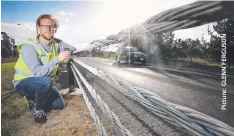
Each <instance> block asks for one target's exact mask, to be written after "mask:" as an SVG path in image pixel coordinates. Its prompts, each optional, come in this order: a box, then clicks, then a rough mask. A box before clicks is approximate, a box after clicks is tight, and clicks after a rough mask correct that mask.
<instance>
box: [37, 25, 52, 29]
mask: <svg viewBox="0 0 234 136" xmlns="http://www.w3.org/2000/svg"><path fill="white" fill-rule="evenodd" d="M40 27H41V28H42V29H47V28H50V29H54V28H55V26H54V25H40Z"/></svg>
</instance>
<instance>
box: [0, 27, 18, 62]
mask: <svg viewBox="0 0 234 136" xmlns="http://www.w3.org/2000/svg"><path fill="white" fill-rule="evenodd" d="M1 35H2V38H1V57H2V58H12V57H13V58H16V57H18V53H17V46H16V45H15V39H13V38H12V37H10V36H8V35H7V33H6V32H1Z"/></svg>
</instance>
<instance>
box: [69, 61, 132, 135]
mask: <svg viewBox="0 0 234 136" xmlns="http://www.w3.org/2000/svg"><path fill="white" fill-rule="evenodd" d="M71 66H72V70H73V74H74V75H75V77H76V80H78V79H77V76H76V73H77V74H78V76H79V77H80V79H81V81H82V82H83V83H84V85H85V87H86V88H87V90H88V91H89V93H90V94H91V96H92V97H93V99H94V100H95V102H96V103H97V105H98V106H99V107H100V109H101V110H102V112H103V114H104V115H105V116H106V117H107V119H108V120H109V121H110V123H111V124H112V128H113V130H114V132H115V135H117V136H132V134H131V133H130V132H129V130H127V129H126V128H125V127H124V126H123V125H122V124H121V122H120V120H119V118H118V117H117V116H116V115H115V113H114V112H112V111H111V110H110V109H109V107H108V105H107V104H106V103H105V102H104V101H103V100H102V99H101V97H100V96H99V95H98V94H97V93H96V91H95V89H93V88H92V86H91V85H90V84H89V83H88V82H87V80H86V79H85V78H84V76H83V75H82V74H81V73H80V71H79V70H78V69H77V68H76V67H75V65H74V64H73V63H72V62H71ZM79 86H80V87H81V88H82V86H81V85H79ZM82 90H83V88H82ZM82 94H83V95H85V97H86V94H85V92H84V91H82ZM86 99H88V98H86ZM90 108H92V107H90ZM92 109H93V108H92ZM90 112H91V115H92V116H94V114H95V111H94V110H92V111H90ZM96 116H97V115H95V116H94V117H93V118H95V119H96V118H97V117H96ZM99 122H100V121H99ZM96 127H97V128H98V130H100V123H99V124H97V125H96ZM99 134H102V133H99Z"/></svg>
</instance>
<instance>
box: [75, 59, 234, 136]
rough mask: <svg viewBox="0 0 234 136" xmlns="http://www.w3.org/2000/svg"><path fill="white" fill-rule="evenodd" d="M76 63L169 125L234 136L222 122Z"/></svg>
mask: <svg viewBox="0 0 234 136" xmlns="http://www.w3.org/2000/svg"><path fill="white" fill-rule="evenodd" d="M74 61H75V62H77V63H78V64H79V65H81V66H82V67H84V68H85V69H87V70H88V71H90V72H91V73H93V74H94V75H96V76H98V77H99V78H101V79H102V80H104V81H106V82H107V83H108V84H110V85H111V86H113V87H114V88H116V89H117V90H119V91H120V92H121V93H123V94H124V95H126V96H128V97H129V98H130V99H132V100H135V101H137V102H139V103H140V104H141V105H143V106H144V107H146V108H147V109H148V110H149V111H151V112H152V113H153V114H155V115H156V116H158V117H161V118H162V119H164V120H166V121H168V122H169V123H172V124H174V125H177V126H181V127H183V128H185V129H187V130H188V131H190V132H192V133H193V134H195V135H198V136H232V135H234V128H233V127H231V126H229V125H227V124H225V123H224V122H222V121H220V120H217V119H215V118H213V117H211V116H208V115H206V114H204V113H201V112H198V111H195V110H193V109H190V108H188V107H184V106H181V105H178V104H174V103H170V102H167V101H166V100H164V99H163V98H161V97H160V96H158V95H156V94H154V93H152V92H151V91H149V90H146V89H143V88H139V87H135V86H132V85H130V84H129V83H127V82H126V81H123V80H121V79H116V78H114V77H113V76H112V75H111V74H108V73H105V72H103V71H101V70H98V69H96V68H93V67H92V66H89V65H87V64H85V63H83V62H81V61H79V60H77V59H74Z"/></svg>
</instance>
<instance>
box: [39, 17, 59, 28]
mask: <svg viewBox="0 0 234 136" xmlns="http://www.w3.org/2000/svg"><path fill="white" fill-rule="evenodd" d="M44 18H48V19H51V20H53V21H54V25H55V28H58V27H59V22H58V19H57V18H56V17H55V16H52V15H51V14H42V15H40V16H39V17H38V18H37V23H36V25H37V26H38V27H39V26H40V22H41V20H42V19H44Z"/></svg>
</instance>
